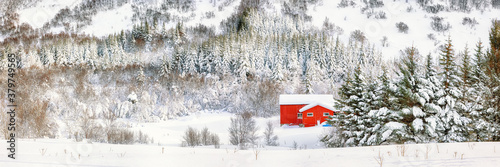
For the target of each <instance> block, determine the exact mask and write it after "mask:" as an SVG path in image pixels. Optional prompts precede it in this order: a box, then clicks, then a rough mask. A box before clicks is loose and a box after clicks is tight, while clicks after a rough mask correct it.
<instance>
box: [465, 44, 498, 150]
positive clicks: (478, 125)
mask: <svg viewBox="0 0 500 167" xmlns="http://www.w3.org/2000/svg"><path fill="white" fill-rule="evenodd" d="M484 59H485V58H484V53H483V46H482V42H481V41H479V42H478V43H477V45H476V49H475V54H474V59H473V62H474V63H473V72H472V73H473V74H472V78H471V87H472V89H471V94H470V96H471V97H470V98H471V99H472V100H473V101H472V106H471V112H470V116H471V118H472V120H473V121H472V123H471V124H470V126H471V127H472V128H473V131H472V132H471V136H470V137H469V138H470V140H473V141H488V140H491V139H492V138H491V137H492V136H491V135H492V134H491V131H490V128H491V126H490V122H489V121H488V119H487V116H488V115H489V114H488V113H486V109H487V108H486V107H487V106H486V101H485V95H487V92H489V91H488V87H487V86H486V85H487V82H488V81H489V77H488V76H487V75H486V73H485V71H486V66H485V61H484Z"/></svg>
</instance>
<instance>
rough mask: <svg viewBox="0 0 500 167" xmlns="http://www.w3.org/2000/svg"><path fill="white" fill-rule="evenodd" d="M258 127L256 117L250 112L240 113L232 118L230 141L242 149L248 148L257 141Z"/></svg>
mask: <svg viewBox="0 0 500 167" xmlns="http://www.w3.org/2000/svg"><path fill="white" fill-rule="evenodd" d="M257 129H258V128H257V126H256V123H255V119H253V116H252V114H251V113H250V112H247V111H245V112H243V113H239V114H237V115H236V118H231V126H230V127H229V141H230V142H231V144H233V145H239V147H240V149H246V148H247V147H248V146H249V145H254V144H255V143H256V140H257V138H258V137H257V134H256V132H257Z"/></svg>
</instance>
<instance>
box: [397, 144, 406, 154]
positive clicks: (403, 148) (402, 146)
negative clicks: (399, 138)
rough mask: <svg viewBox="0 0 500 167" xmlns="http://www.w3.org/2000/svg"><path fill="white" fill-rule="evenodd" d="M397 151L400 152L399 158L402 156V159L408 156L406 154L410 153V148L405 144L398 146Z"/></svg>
mask: <svg viewBox="0 0 500 167" xmlns="http://www.w3.org/2000/svg"><path fill="white" fill-rule="evenodd" d="M396 150H397V151H398V156H399V155H401V156H402V157H404V156H405V155H406V152H407V151H408V146H407V145H405V144H403V145H399V146H396Z"/></svg>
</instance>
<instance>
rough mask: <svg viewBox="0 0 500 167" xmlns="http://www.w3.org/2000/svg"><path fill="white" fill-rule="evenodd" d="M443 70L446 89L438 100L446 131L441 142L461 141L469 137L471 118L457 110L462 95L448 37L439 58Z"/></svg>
mask: <svg viewBox="0 0 500 167" xmlns="http://www.w3.org/2000/svg"><path fill="white" fill-rule="evenodd" d="M439 62H440V65H441V68H442V69H443V71H442V72H441V73H440V75H441V81H442V84H443V89H444V92H445V94H444V96H443V97H441V98H440V99H439V101H438V103H439V105H441V107H442V110H441V112H440V113H439V114H438V115H439V118H441V121H443V126H444V133H443V135H442V136H440V138H439V141H441V142H453V141H457V142H461V141H466V140H467V139H468V131H467V124H468V123H469V122H470V119H468V118H466V117H464V116H463V115H462V114H460V113H458V111H457V110H456V106H455V104H456V102H457V99H458V98H459V97H460V96H461V92H460V90H459V88H458V86H459V85H458V81H459V80H460V78H459V76H457V65H456V64H455V54H454V50H453V45H452V43H451V39H450V38H449V37H448V40H447V43H446V44H445V46H444V49H443V50H442V51H441V58H440V59H439Z"/></svg>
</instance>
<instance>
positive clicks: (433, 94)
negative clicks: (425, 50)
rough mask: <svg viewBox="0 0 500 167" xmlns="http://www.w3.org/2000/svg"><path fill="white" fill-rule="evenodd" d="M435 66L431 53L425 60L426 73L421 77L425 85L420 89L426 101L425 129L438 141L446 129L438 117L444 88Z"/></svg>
mask: <svg viewBox="0 0 500 167" xmlns="http://www.w3.org/2000/svg"><path fill="white" fill-rule="evenodd" d="M435 68H436V67H435V65H434V60H433V58H432V55H431V54H430V53H429V54H428V55H427V57H426V60H425V75H424V77H423V78H422V79H421V83H422V84H423V85H422V88H421V89H420V90H419V95H420V97H423V98H424V99H425V101H426V103H425V105H424V108H423V111H424V113H426V114H427V117H426V118H425V120H424V122H425V123H426V124H425V125H424V129H425V131H426V132H425V134H426V135H427V137H428V139H429V141H437V140H438V136H439V135H441V134H442V133H443V131H444V127H443V122H442V121H441V120H440V119H439V118H438V113H440V112H441V107H440V106H439V104H438V100H439V99H440V98H441V97H442V96H444V90H443V89H442V88H441V87H442V86H441V82H440V80H439V79H438V75H437V71H436V69H435Z"/></svg>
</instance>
